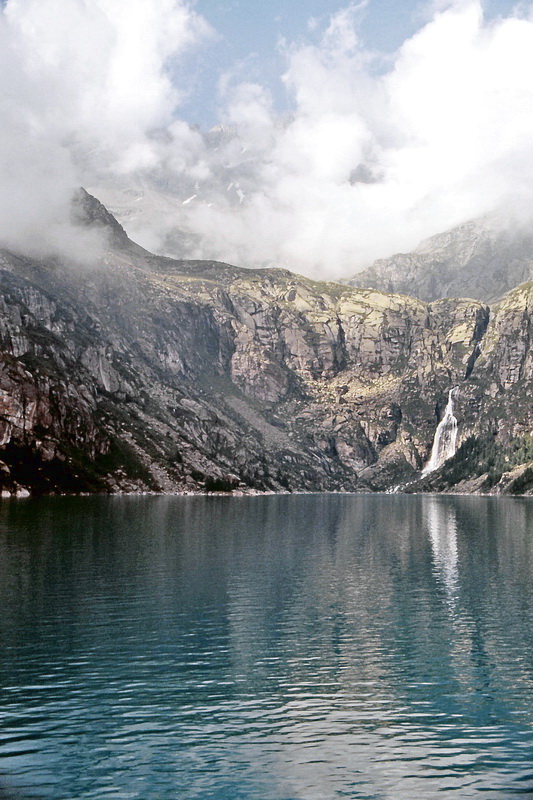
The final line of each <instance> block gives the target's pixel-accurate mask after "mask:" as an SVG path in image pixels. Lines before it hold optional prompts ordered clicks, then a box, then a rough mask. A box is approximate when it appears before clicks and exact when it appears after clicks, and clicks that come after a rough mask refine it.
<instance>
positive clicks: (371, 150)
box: [0, 0, 533, 277]
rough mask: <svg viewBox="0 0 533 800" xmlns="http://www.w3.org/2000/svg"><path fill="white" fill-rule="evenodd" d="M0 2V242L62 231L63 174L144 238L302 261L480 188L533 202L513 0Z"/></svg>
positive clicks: (347, 257)
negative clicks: (220, 128)
mask: <svg viewBox="0 0 533 800" xmlns="http://www.w3.org/2000/svg"><path fill="white" fill-rule="evenodd" d="M1 3H2V0H0V4H1ZM0 9H1V13H0V98H1V100H0V109H1V111H0V184H1V185H2V187H3V192H2V193H0V241H1V240H3V241H5V242H7V243H8V244H10V246H13V247H14V246H17V247H19V246H21V244H20V243H21V242H22V243H23V244H24V247H26V248H27V247H28V241H30V239H31V240H32V241H34V242H35V243H36V246H37V245H38V247H39V248H40V251H43V249H44V247H45V245H46V247H47V248H48V249H49V251H50V252H55V249H56V248H58V247H63V248H64V247H70V246H71V245H72V244H74V245H75V249H76V251H77V250H79V242H78V239H77V238H76V236H74V235H73V234H72V232H71V231H70V229H69V226H68V224H67V223H65V218H66V217H68V213H69V212H68V209H69V203H70V197H71V193H72V188H73V187H75V186H80V185H83V186H85V187H87V188H88V189H90V190H91V189H92V190H93V193H94V194H95V195H96V196H97V197H99V199H101V200H102V201H103V202H104V203H106V204H107V205H109V207H110V208H111V210H112V211H113V212H114V213H116V214H117V215H118V217H119V219H120V220H121V222H123V223H124V224H125V226H126V227H127V230H128V232H129V233H130V234H131V236H132V237H133V238H134V239H135V240H136V241H138V242H139V243H141V244H143V245H144V246H146V247H148V248H149V249H151V250H153V251H155V252H158V253H165V254H167V255H177V256H179V257H184V256H185V255H186V256H188V257H191V258H216V259H218V260H221V261H227V262H229V263H234V264H239V265H243V266H259V265H263V266H264V265H276V266H285V267H288V268H290V269H293V270H295V271H298V272H303V273H304V274H307V275H310V276H313V277H324V276H332V277H338V276H340V275H350V274H354V272H355V271H356V270H357V269H360V268H362V267H365V266H367V265H368V264H370V263H372V261H373V260H374V259H375V258H380V257H386V256H388V255H390V254H391V253H394V252H409V251H410V250H412V249H413V248H415V247H416V246H417V244H418V243H419V242H420V241H421V240H422V239H424V238H426V237H427V236H431V235H432V234H435V233H440V232H442V231H443V230H446V229H448V228H451V227H452V226H454V225H457V224H460V223H461V222H464V221H466V220H468V219H473V218H476V217H479V216H481V215H483V214H487V213H491V212H492V211H493V210H494V209H497V208H503V209H506V210H507V209H509V208H510V207H511V206H512V205H513V204H514V207H515V208H519V209H520V215H521V216H522V217H524V219H525V218H526V217H527V224H528V225H529V224H531V220H533V188H532V187H533V148H532V147H531V142H532V141H533V82H532V80H531V76H532V75H533V0H523V2H520V3H519V5H517V6H516V7H515V4H514V3H513V2H504V1H503V0H430V1H429V2H419V0H416V1H415V0H412V1H411V2H408V3H402V4H400V3H398V2H394V3H392V2H390V0H367V2H366V3H364V4H363V3H360V4H353V3H352V4H351V5H350V3H349V0H321V2H319V0H290V2H289V0H270V2H261V3H257V2H250V0H248V2H245V0H197V1H196V3H192V2H188V0H8V2H7V3H3V5H0ZM283 76H285V82H283V80H282V78H283ZM219 121H222V122H224V123H225V124H226V126H227V127H226V130H225V131H224V133H222V134H221V133H218V134H216V135H206V134H205V133H203V132H202V130H203V131H204V132H205V130H206V129H208V128H210V127H212V126H214V125H215V124H216V123H217V122H219ZM195 125H198V126H199V127H200V131H199V130H198V128H197V127H195ZM183 234H185V235H183ZM184 247H186V248H188V249H187V250H184Z"/></svg>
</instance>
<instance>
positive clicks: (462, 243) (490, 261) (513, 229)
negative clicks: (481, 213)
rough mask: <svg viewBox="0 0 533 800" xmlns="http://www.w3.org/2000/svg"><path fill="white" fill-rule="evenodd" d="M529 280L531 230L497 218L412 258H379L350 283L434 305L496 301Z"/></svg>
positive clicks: (443, 238) (435, 240) (442, 237)
mask: <svg viewBox="0 0 533 800" xmlns="http://www.w3.org/2000/svg"><path fill="white" fill-rule="evenodd" d="M528 280H533V235H532V234H531V231H530V229H529V228H526V227H522V226H517V224H516V223H513V222H509V221H506V220H505V219H503V218H502V216H501V215H496V214H494V215H491V216H487V217H484V218H482V219H478V220H473V221H471V222H467V223H465V224H464V225H459V226H458V227H456V228H453V229H452V230H449V231H446V232H445V233H441V234H438V235H437V236H432V237H431V238H430V239H427V240H426V241H425V242H422V244H421V245H420V246H419V247H418V248H417V249H416V250H415V251H413V252H412V253H398V254H397V255H394V256H391V257H390V258H384V259H379V260H378V261H376V262H375V263H374V264H373V265H372V266H371V267H370V268H369V269H366V270H364V271H363V272H360V273H358V274H357V275H355V276H354V277H353V278H352V279H351V280H350V281H348V282H347V283H348V285H350V286H361V287H371V288H373V289H380V290H381V291H384V292H400V293H402V294H408V295H410V296H412V297H418V298H420V299H421V300H426V301H428V302H432V301H434V300H438V299H439V298H443V297H473V298H475V299H477V300H482V301H484V302H493V301H496V300H498V299H499V298H501V297H502V295H504V294H505V293H506V292H508V291H510V290H512V289H514V287H515V286H518V285H519V284H521V283H523V282H525V281H528Z"/></svg>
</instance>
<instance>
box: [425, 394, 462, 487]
mask: <svg viewBox="0 0 533 800" xmlns="http://www.w3.org/2000/svg"><path fill="white" fill-rule="evenodd" d="M457 389H458V387H457V386H454V387H453V389H450V391H449V392H448V403H447V405H446V408H445V409H444V416H443V418H442V419H441V421H440V422H439V424H438V426H437V430H436V431H435V438H434V440H433V447H432V449H431V457H430V459H429V461H428V463H427V464H426V466H425V467H424V469H423V471H422V474H423V475H427V474H428V472H433V471H434V470H436V469H438V468H439V467H440V466H441V465H442V464H444V462H445V461H446V460H447V459H448V458H451V457H452V456H453V455H455V445H456V441H457V420H456V418H455V417H454V415H453V398H454V393H457Z"/></svg>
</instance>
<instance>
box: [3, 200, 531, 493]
mask: <svg viewBox="0 0 533 800" xmlns="http://www.w3.org/2000/svg"><path fill="white" fill-rule="evenodd" d="M77 216H78V220H79V221H81V223H82V224H84V225H89V226H91V227H93V228H95V229H96V230H99V231H101V233H102V235H103V236H105V237H106V241H107V245H106V252H105V255H104V256H103V257H101V258H99V259H98V260H95V262H94V263H93V264H92V265H91V266H89V267H84V268H80V267H79V266H74V265H72V264H69V263H66V262H65V261H59V260H53V261H52V260H39V259H36V258H30V257H27V256H25V255H22V254H20V253H19V254H16V253H13V252H9V251H6V250H3V251H1V252H0V459H1V461H0V483H1V487H2V489H3V492H4V493H5V494H7V493H12V494H25V493H27V492H58V491H61V492H86V491H105V492H115V491H146V490H151V491H173V492H195V491H206V490H207V491H221V490H223V491H241V492H247V491H294V490H304V491H323V490H333V491H344V490H348V491H374V490H390V489H392V488H393V487H395V486H397V485H398V484H402V485H404V486H405V488H406V489H407V490H409V491H412V490H413V487H417V488H420V489H421V490H424V489H437V490H439V491H444V490H447V489H449V488H450V487H452V486H454V485H459V486H460V487H461V486H462V487H463V489H464V490H465V491H468V490H470V488H471V485H472V484H471V483H470V484H469V483H468V481H470V482H472V481H474V483H475V488H476V490H480V491H481V490H483V491H487V490H491V491H517V492H518V491H520V492H529V491H531V489H532V488H533V469H532V465H531V464H530V463H529V462H530V461H531V460H532V459H533V446H532V439H531V429H532V408H531V399H530V398H531V390H532V378H533V357H532V354H531V338H532V333H533V331H532V322H531V319H532V304H533V284H532V283H529V284H524V285H522V286H520V287H518V288H517V289H514V290H513V291H512V292H510V293H509V294H507V295H506V296H505V297H504V298H503V300H501V301H500V302H498V303H497V304H495V305H493V306H491V307H489V306H487V305H485V304H484V303H482V302H480V301H476V300H464V299H444V300H438V301H436V302H432V303H430V304H428V303H426V302H423V301H421V300H418V299H415V298H410V297H406V296H402V295H394V294H385V293H382V292H379V291H375V290H373V289H355V288H352V287H349V286H345V285H341V284H336V283H317V282H314V281H311V280H308V279H306V278H302V277H300V276H298V275H294V274H292V273H290V272H288V271H285V270H246V269H240V268H236V267H233V266H231V265H228V264H221V263H216V262H210V261H179V260H172V259H167V258H162V257H157V256H154V255H152V254H150V253H148V252H147V251H146V250H143V249H142V248H140V247H138V246H137V245H135V244H134V243H133V242H131V241H130V240H129V239H128V237H127V236H126V234H125V232H124V231H123V229H122V228H121V227H120V225H119V224H118V223H117V222H116V220H115V219H114V218H113V217H112V216H111V215H110V214H109V213H108V212H107V211H106V209H105V208H104V207H103V206H102V205H101V204H100V203H99V202H98V201H97V200H95V199H94V198H93V197H91V196H90V195H87V194H86V193H82V194H80V196H79V198H78V201H77ZM452 386H458V387H459V389H458V391H457V392H456V398H455V402H456V410H455V413H456V416H457V419H458V426H459V440H458V443H459V445H460V447H459V450H458V453H457V454H456V456H455V458H454V459H451V461H450V462H447V464H446V465H445V467H446V470H448V472H446V470H445V468H441V469H440V470H438V471H437V472H436V473H432V474H431V475H429V476H426V477H421V469H422V467H423V465H424V463H425V462H426V461H427V459H428V456H429V453H430V450H431V445H432V441H433V437H434V433H435V429H436V426H437V423H438V421H439V418H440V416H441V415H442V411H443V408H444V406H445V404H446V398H447V395H448V390H449V388H450V387H452ZM450 469H452V472H450ZM453 470H454V471H453ZM417 481H418V482H417ZM439 481H440V483H439ZM407 484H409V485H407ZM469 487H470V488H469Z"/></svg>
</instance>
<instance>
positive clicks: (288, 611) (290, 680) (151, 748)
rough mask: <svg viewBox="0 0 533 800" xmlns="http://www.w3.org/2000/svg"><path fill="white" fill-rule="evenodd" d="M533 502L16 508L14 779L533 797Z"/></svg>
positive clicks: (0, 579)
mask: <svg viewBox="0 0 533 800" xmlns="http://www.w3.org/2000/svg"><path fill="white" fill-rule="evenodd" d="M532 520H533V504H532V503H531V501H528V500H519V499H496V498H473V497H462V498H452V497H416V496H401V495H385V496H384V495H381V496H344V495H319V496H314V495H313V496H283V497H252V498H229V497H191V498H183V497H137V498H133V497H123V498H119V497H112V498H70V499H69V498H50V499H42V500H38V501H33V500H29V501H24V502H8V503H4V504H2V506H0V603H1V607H2V609H3V614H2V615H1V617H0V635H1V640H2V660H1V665H0V690H1V692H2V697H3V704H2V727H1V730H0V786H3V787H5V789H4V791H5V794H6V797H7V798H11V797H12V798H13V800H15V798H17V797H19V800H27V799H29V798H34V799H35V798H39V800H60V799H61V800H63V799H64V798H91V799H96V798H98V799H100V798H104V797H111V798H120V799H121V800H122V798H124V800H125V799H126V798H138V799H139V800H151V798H154V800H155V798H158V799H159V800H167V799H168V800H170V798H172V799H173V800H174V799H175V798H180V800H182V799H186V800H188V798H201V799H202V800H204V799H205V798H210V799H212V800H239V799H240V798H242V800H244V799H245V798H246V800H289V799H290V800H296V798H298V799H301V800H330V799H331V800H334V798H342V797H350V798H376V799H377V798H391V800H412V798H413V797H416V796H419V797H422V798H424V800H432V798H447V797H454V798H461V800H463V798H471V797H477V796H478V795H479V796H483V797H484V798H489V799H491V798H492V799H494V800H496V798H497V799H498V800H506V798H509V797H510V796H512V795H514V794H525V793H527V792H528V791H531V792H533V770H532V769H531V748H532V746H533V708H532V704H531V697H532V696H533V695H532V689H533V624H532V623H533V589H532V587H533V581H532V574H531V572H532V565H533V537H532V536H531V534H532V532H533V525H532ZM17 791H18V792H20V795H17ZM10 792H11V793H12V795H11V794H10ZM0 798H2V794H1V792H0Z"/></svg>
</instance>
